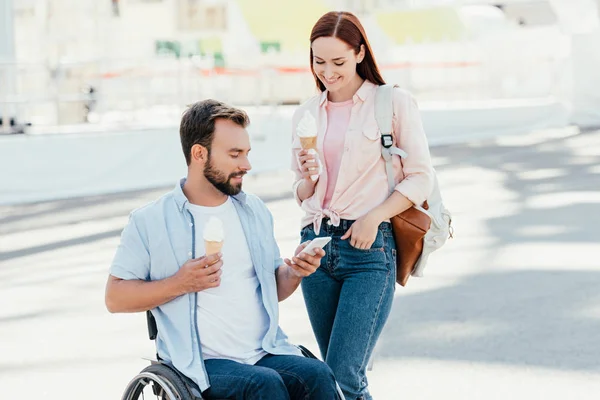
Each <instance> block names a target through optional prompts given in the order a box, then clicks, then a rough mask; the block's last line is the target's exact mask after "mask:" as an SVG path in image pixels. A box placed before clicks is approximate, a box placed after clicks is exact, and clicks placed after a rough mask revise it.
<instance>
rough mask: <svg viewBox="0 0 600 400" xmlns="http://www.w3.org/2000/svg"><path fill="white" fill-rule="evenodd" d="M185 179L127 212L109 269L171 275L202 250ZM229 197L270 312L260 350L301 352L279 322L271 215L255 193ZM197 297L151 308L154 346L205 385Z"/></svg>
mask: <svg viewBox="0 0 600 400" xmlns="http://www.w3.org/2000/svg"><path fill="white" fill-rule="evenodd" d="M184 183H185V179H182V180H181V181H180V182H179V184H178V185H177V186H176V187H175V189H173V190H172V191H171V192H169V193H167V194H165V195H164V196H162V197H160V198H159V199H158V200H156V201H154V202H152V203H150V204H148V205H146V206H144V207H142V208H139V209H137V210H135V211H133V212H132V213H131V215H130V216H129V222H128V224H127V226H126V227H125V229H124V230H123V233H122V234H121V243H120V244H119V247H118V248H117V252H116V254H115V257H114V260H113V263H112V266H111V269H110V274H111V275H113V276H115V277H117V278H120V279H126V280H130V279H138V280H144V281H157V280H161V279H165V278H168V277H170V276H173V275H174V274H175V273H176V272H177V271H178V270H179V268H180V267H181V266H182V265H183V264H184V263H185V262H186V261H187V260H189V259H190V258H195V257H197V256H200V255H197V254H195V248H196V240H197V238H196V235H195V231H196V229H195V226H194V218H193V216H192V214H191V212H190V211H189V209H188V206H189V201H188V199H187V198H186V197H185V195H184V194H183V190H182V187H183V184H184ZM232 199H233V204H234V205H235V208H236V211H237V213H238V215H239V217H240V221H241V223H242V228H243V230H244V234H245V235H246V241H247V242H248V248H249V249H250V255H251V258H252V263H253V265H254V269H255V271H256V275H257V277H258V280H259V283H260V289H261V295H262V301H263V304H264V307H265V309H266V311H267V315H268V316H269V328H268V330H267V333H266V335H265V337H264V339H263V341H262V346H263V350H265V351H266V352H267V353H271V354H281V355H290V354H293V355H301V353H300V351H299V350H298V348H296V347H295V346H293V345H291V344H290V343H289V342H288V338H287V336H286V335H285V333H284V332H283V331H282V330H281V328H280V327H279V301H278V299H277V284H276V280H275V271H276V269H277V268H278V267H279V266H280V265H282V264H283V260H282V259H281V257H280V254H279V247H278V246H277V243H276V241H275V236H274V232H273V216H272V215H271V213H270V211H269V210H268V209H267V207H266V206H265V204H264V203H263V202H262V201H261V200H260V199H259V198H258V197H256V196H254V195H250V194H246V193H243V192H242V193H240V194H238V195H236V196H232ZM198 240H202V238H199V239H198ZM197 301H198V295H197V293H190V294H186V295H183V296H180V297H178V298H176V299H174V300H172V301H170V302H168V303H165V304H163V305H162V306H160V307H157V308H155V309H153V310H152V314H153V315H154V318H155V319H156V325H157V326H158V336H157V338H156V348H157V352H158V355H159V357H160V358H162V359H163V360H165V361H167V362H170V363H172V364H173V366H174V367H175V368H176V369H177V370H179V371H180V372H181V373H183V374H184V375H186V376H187V377H188V378H190V379H191V380H193V381H194V382H195V383H196V384H197V385H198V387H199V388H200V390H202V391H204V390H206V389H208V388H209V386H210V382H209V380H208V376H207V374H206V369H205V367H204V360H203V359H202V351H201V348H200V346H201V338H200V334H199V332H198V323H197V318H196V313H197ZM196 396H199V394H196Z"/></svg>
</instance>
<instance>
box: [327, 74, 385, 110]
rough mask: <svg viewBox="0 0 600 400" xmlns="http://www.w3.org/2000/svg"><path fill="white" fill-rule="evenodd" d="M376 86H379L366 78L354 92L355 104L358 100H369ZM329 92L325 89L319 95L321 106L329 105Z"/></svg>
mask: <svg viewBox="0 0 600 400" xmlns="http://www.w3.org/2000/svg"><path fill="white" fill-rule="evenodd" d="M376 88H377V85H376V84H374V83H373V82H371V81H369V80H368V79H365V81H364V82H363V84H362V85H360V87H359V88H358V90H357V91H356V93H354V96H352V100H353V101H354V104H356V103H357V102H358V101H362V102H364V101H365V100H367V99H368V98H369V96H371V94H373V92H374V90H375V89H376ZM328 94H329V91H328V90H324V91H322V92H321V95H320V97H319V107H326V106H327V102H328V101H329V100H327V96H328Z"/></svg>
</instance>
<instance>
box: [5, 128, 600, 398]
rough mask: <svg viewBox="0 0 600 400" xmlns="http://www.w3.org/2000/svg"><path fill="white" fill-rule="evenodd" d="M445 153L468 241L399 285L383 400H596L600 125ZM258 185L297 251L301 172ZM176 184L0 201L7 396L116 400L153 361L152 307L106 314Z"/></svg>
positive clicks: (382, 364) (381, 355)
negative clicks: (151, 215)
mask: <svg viewBox="0 0 600 400" xmlns="http://www.w3.org/2000/svg"><path fill="white" fill-rule="evenodd" d="M433 155H434V159H435V164H436V166H438V172H439V177H440V181H441V184H442V189H443V195H444V196H445V200H446V203H447V206H448V208H450V209H451V210H452V211H453V213H454V227H455V239H453V240H451V241H449V242H448V244H447V245H446V247H444V248H443V249H442V250H441V251H439V252H438V253H436V254H435V255H434V256H432V259H431V261H430V264H429V266H428V269H427V270H426V271H425V273H426V277H424V278H420V279H419V278H411V280H410V281H409V284H408V286H407V287H406V288H400V287H398V288H397V291H396V299H395V304H394V308H393V311H392V315H391V318H390V322H389V324H388V326H387V327H386V330H385V332H384V335H383V337H382V339H381V341H380V343H379V345H378V347H377V350H376V351H377V357H376V360H375V365H374V370H373V371H372V372H371V374H370V384H371V387H372V389H371V390H372V393H373V395H374V397H375V398H376V400H386V399H388V400H396V399H398V400H400V399H402V400H404V399H409V400H413V399H415V400H416V399H460V400H462V399H482V400H496V399H498V400H499V399H503V400H506V399H519V400H520V399H523V400H526V399H527V400H530V399H546V400H552V399H556V400H565V399H569V400H572V399H596V398H597V397H598V393H600V230H599V228H598V227H600V132H598V131H596V132H583V133H581V134H576V132H575V131H570V130H565V129H562V130H556V131H546V132H540V133H531V134H530V135H526V136H520V137H506V138H501V139H496V140H492V141H482V142H474V143H469V144H464V145H453V146H445V147H436V148H434V149H433ZM2 173H18V171H3V172H2ZM57 179H58V177H57ZM245 185H246V186H245V187H246V189H247V190H248V191H252V192H255V193H257V194H259V195H261V196H262V197H263V198H264V199H265V200H266V201H268V206H269V208H270V209H271V210H272V212H273V214H274V216H275V221H276V231H277V232H276V234H277V238H278V241H279V244H280V246H281V249H282V254H283V255H284V256H289V255H290V254H291V252H292V251H293V249H294V248H295V246H296V245H297V242H298V240H299V239H298V236H299V235H298V231H299V229H298V228H299V226H298V224H299V218H300V212H299V210H298V208H297V207H296V205H295V203H294V201H293V200H292V199H291V193H290V191H289V188H290V175H289V174H287V173H280V174H272V175H269V176H262V177H260V176H259V177H249V178H248V180H247V181H246V184H245ZM168 189H169V188H161V189H159V190H151V191H143V192H135V193H125V194H116V195H110V196H99V197H92V198H85V199H71V200H64V201H54V202H47V203H38V204H33V205H18V206H7V207H0V305H1V307H0V388H1V392H2V394H3V397H5V398H7V399H13V398H14V399H61V400H62V399H88V400H96V399H117V398H119V397H120V395H121V392H122V390H123V388H124V387H125V385H126V384H127V382H128V381H129V379H130V378H132V377H133V376H134V375H135V374H136V373H137V372H138V371H139V370H140V369H142V368H143V367H144V366H146V365H147V364H148V362H147V361H145V360H143V357H152V356H153V343H152V342H150V341H149V340H148V339H147V334H146V326H145V318H144V316H143V315H142V314H134V315H111V314H109V313H108V312H107V311H106V309H105V307H104V284H105V281H106V277H107V273H108V267H109V264H110V262H111V259H112V256H113V253H114V250H115V248H116V245H117V243H118V239H119V234H120V231H121V229H122V228H123V226H124V225H125V223H126V220H127V215H128V213H129V211H130V210H132V209H133V208H136V207H138V206H140V205H143V204H144V203H146V202H148V201H150V200H152V199H154V198H155V197H157V196H159V195H160V194H161V193H163V192H164V191H165V190H168ZM281 315H282V320H281V325H282V326H283V328H284V330H285V331H286V332H287V333H288V334H289V335H290V336H291V338H292V340H293V341H294V342H297V343H302V344H305V345H307V346H308V347H309V348H312V349H313V350H315V351H316V344H315V341H314V339H313V337H312V333H311V330H310V326H309V323H308V318H307V315H306V312H305V310H304V306H303V300H302V297H301V293H300V292H297V293H296V294H295V295H294V296H293V297H292V298H290V299H288V300H287V301H286V302H284V303H282V304H281Z"/></svg>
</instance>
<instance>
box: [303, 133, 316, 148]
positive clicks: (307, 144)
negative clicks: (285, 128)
mask: <svg viewBox="0 0 600 400" xmlns="http://www.w3.org/2000/svg"><path fill="white" fill-rule="evenodd" d="M300 144H301V145H302V148H303V149H316V148H317V137H316V136H307V137H302V136H301V137H300Z"/></svg>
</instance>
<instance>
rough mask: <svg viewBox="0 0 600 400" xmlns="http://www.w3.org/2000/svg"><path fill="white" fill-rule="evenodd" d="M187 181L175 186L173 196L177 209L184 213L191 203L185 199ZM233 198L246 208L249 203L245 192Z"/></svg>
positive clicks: (181, 180) (182, 180) (183, 180)
mask: <svg viewBox="0 0 600 400" xmlns="http://www.w3.org/2000/svg"><path fill="white" fill-rule="evenodd" d="M186 180H187V178H182V179H180V180H179V183H177V185H175V189H173V196H174V198H175V203H176V204H177V208H179V212H183V210H184V209H185V206H186V204H187V203H189V202H190V201H189V200H188V198H187V197H185V193H183V185H184V184H185V181H186ZM231 198H232V199H233V200H235V201H237V202H239V203H240V204H241V205H243V206H246V204H247V202H246V200H247V196H246V193H244V192H243V191H242V192H240V193H238V194H236V195H235V196H231Z"/></svg>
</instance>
